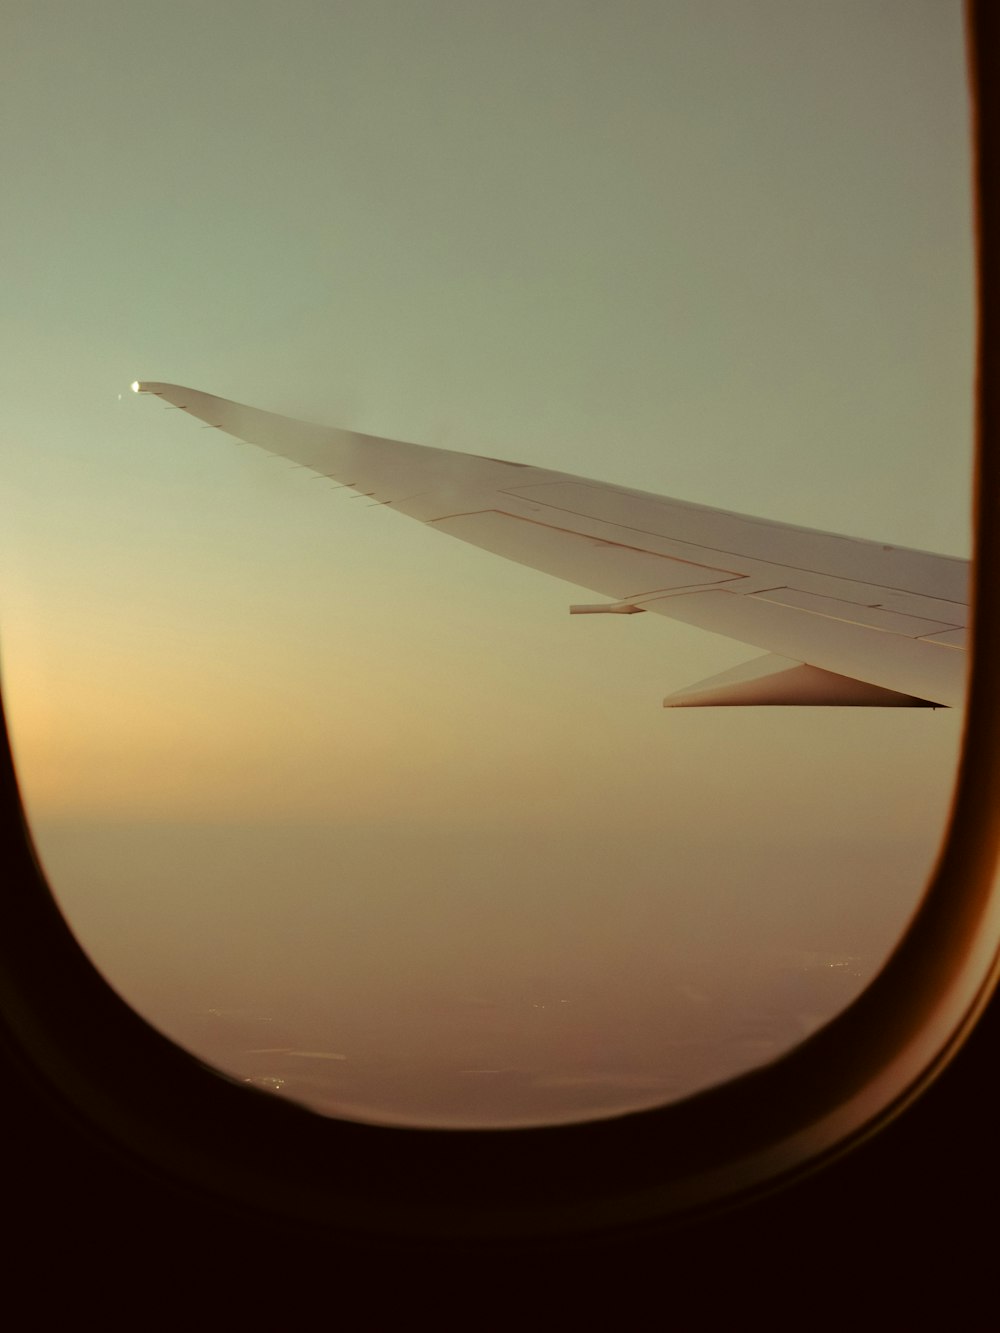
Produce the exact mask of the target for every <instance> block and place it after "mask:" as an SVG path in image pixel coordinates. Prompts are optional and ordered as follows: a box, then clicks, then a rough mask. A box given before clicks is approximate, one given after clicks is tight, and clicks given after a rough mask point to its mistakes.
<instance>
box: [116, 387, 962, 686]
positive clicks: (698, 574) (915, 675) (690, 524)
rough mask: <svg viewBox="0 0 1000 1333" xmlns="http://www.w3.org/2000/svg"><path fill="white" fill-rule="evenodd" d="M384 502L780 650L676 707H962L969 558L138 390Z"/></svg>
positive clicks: (535, 563) (564, 574) (677, 616)
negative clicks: (889, 544) (750, 515)
mask: <svg viewBox="0 0 1000 1333" xmlns="http://www.w3.org/2000/svg"><path fill="white" fill-rule="evenodd" d="M132 387H133V389H134V390H135V391H136V392H137V393H150V394H153V395H155V396H156V397H158V398H162V399H163V400H164V401H165V402H167V403H170V404H172V405H173V406H174V407H178V408H182V409H183V410H184V411H186V412H188V413H190V414H191V415H192V416H194V417H198V418H199V419H200V420H202V421H204V422H206V423H207V424H208V425H209V426H214V427H217V428H218V429H219V430H221V431H224V432H226V433H227V434H229V435H233V436H235V437H236V438H237V439H239V440H244V441H246V442H247V443H249V444H254V445H257V446H259V447H260V448H262V449H264V450H267V451H268V452H270V453H272V454H277V455H280V456H281V457H283V458H287V459H290V460H291V461H292V462H295V463H298V464H300V465H301V466H302V467H306V468H309V469H311V470H313V471H314V472H316V473H319V474H322V475H324V476H328V477H332V478H334V479H335V480H336V481H338V482H340V483H342V484H343V485H345V486H347V487H350V488H352V489H353V490H355V491H357V492H359V493H360V494H363V495H369V496H371V497H372V500H373V502H377V503H380V504H384V505H389V506H391V507H392V508H393V509H398V510H400V512H402V513H404V514H408V515H410V517H411V518H416V519H419V520H420V521H421V522H422V523H427V524H429V525H430V526H431V527H434V528H437V529H438V530H439V531H441V532H446V533H449V534H450V535H451V536H453V537H459V538H461V539H462V540H463V541H467V542H471V543H472V544H473V545H474V546H481V547H483V548H485V549H486V550H488V551H493V552H495V553H496V554H497V555H502V556H505V557H506V558H507V559H508V560H516V561H517V562H518V563H520V564H523V565H529V566H530V567H531V568H533V569H540V570H544V572H545V573H547V574H553V575H555V576H556V577H557V578H561V579H566V580H567V581H569V582H570V583H576V584H578V585H580V586H582V587H584V588H587V589H590V590H591V591H592V592H595V593H599V594H602V595H603V596H605V597H607V598H608V599H609V600H608V601H606V602H603V603H599V604H597V605H576V606H571V607H570V611H571V612H574V613H577V614H594V613H610V614H618V615H631V614H636V613H638V612H643V611H652V612H655V613H656V614H658V615H663V616H668V617H670V618H671V619H674V620H682V621H684V622H686V623H687V624H689V625H696V626H699V627H701V628H702V629H706V630H711V631H712V632H713V633H715V634H723V635H726V636H728V637H729V638H732V639H738V640H740V641H741V642H742V643H746V644H751V645H753V646H755V647H758V648H762V649H765V650H766V655H765V656H764V657H762V658H757V659H755V660H754V661H752V662H750V663H746V664H744V665H742V666H740V667H737V668H736V669H735V670H733V671H729V672H725V673H723V674H722V675H720V676H715V677H712V678H711V679H710V680H707V681H703V682H701V683H700V684H699V685H695V686H691V687H689V688H687V689H685V690H681V691H679V692H678V693H677V694H674V695H671V696H669V697H668V698H667V699H665V700H664V705H665V706H667V707H693V706H700V705H706V704H823V705H865V706H876V705H877V706H886V705H890V706H910V707H915V706H931V707H936V706H939V705H943V706H951V705H955V704H958V703H960V702H961V701H962V698H963V694H964V684H965V653H964V651H963V650H964V647H965V634H966V627H967V623H968V582H969V564H968V561H965V560H959V559H956V558H953V557H949V556H942V555H933V554H931V553H929V552H926V551H912V550H907V549H906V548H904V547H898V546H885V545H880V544H879V543H877V542H871V541H862V540H859V539H857V538H852V537H841V536H836V535H835V534H833V533H827V532H815V531H812V530H811V529H809V528H799V527H794V526H792V525H790V524H787V523H775V522H771V521H768V520H764V519H759V518H750V517H748V516H747V515H744V514H734V513H729V512H727V511H725V510H721V509H712V508H709V507H708V506H705V505H698V504H690V503H687V502H685V501H682V500H674V499H669V498H667V497H666V496H662V495H654V494H651V493H649V492H647V491H636V490H629V489H627V488H625V487H620V486H612V485H609V484H607V483H604V482H598V481H590V480H588V479H587V478H585V477H575V476H572V475H571V474H569V473H565V472H550V471H548V470H546V469H545V468H539V467H533V466H531V465H529V464H525V463H511V462H505V461H504V460H503V459H498V458H486V457H482V456H480V455H477V454H462V453H456V452H454V451H452V450H449V449H437V448H431V447H429V446H426V445H419V444H407V443H405V442H403V441H400V440H386V439H381V438H379V437H377V436H374V435H362V434H358V433H356V432H353V431H343V430H335V429H332V428H329V427H324V426H316V425H310V424H308V423H306V422H302V421H295V420H293V419H292V418H290V417H284V416H278V415H276V414H275V413H272V412H263V411H260V410H259V409H258V408H254V407H246V406H244V405H243V404H241V403H235V402H231V401H229V400H228V399H226V398H218V397H215V396H214V395H212V394H207V393H201V392H199V391H198V390H195V389H188V388H184V387H182V386H180V385H176V384H157V383H148V382H144V383H141V384H140V383H139V382H136V383H135V384H133V386H132Z"/></svg>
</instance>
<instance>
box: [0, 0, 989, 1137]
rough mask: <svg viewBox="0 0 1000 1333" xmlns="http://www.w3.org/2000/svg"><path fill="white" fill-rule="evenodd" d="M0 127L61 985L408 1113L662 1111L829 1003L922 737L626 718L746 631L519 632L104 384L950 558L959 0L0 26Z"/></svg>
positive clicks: (258, 15)
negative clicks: (197, 399)
mask: <svg viewBox="0 0 1000 1333" xmlns="http://www.w3.org/2000/svg"><path fill="white" fill-rule="evenodd" d="M0 107H2V113H0V114H2V124H3V126H4V131H3V134H2V135H0V170H2V176H3V179H4V181H5V182H6V186H7V188H6V191H5V206H4V210H3V214H2V216H0V244H2V250H3V253H4V255H5V257H6V260H7V263H6V265H5V269H4V274H3V277H2V279H0V281H2V284H3V289H2V299H0V353H2V361H3V365H4V370H5V376H4V378H5V394H4V414H3V436H4V438H3V448H2V460H0V480H2V485H3V494H4V497H5V499H4V512H5V519H4V523H3V525H2V532H0V559H2V562H3V571H4V583H3V600H2V603H0V635H2V665H3V685H4V691H5V698H6V700H7V703H8V706H9V709H10V721H11V726H12V731H13V738H14V743H15V749H16V758H17V762H18V766H19V773H20V776H21V781H22V786H23V790H24V795H25V800H26V804H27V808H28V811H29V814H30V816H31V819H32V825H33V828H34V830H35V834H36V838H37V840H38V844H39V848H40V852H41V855H42V859H43V861H44V863H45V866H46V869H47V870H48V872H49V876H50V880H51V882H52V885H53V888H54V891H55V893H56V895H57V898H58V899H59V901H60V904H61V905H62V907H63V910H64V911H65V912H66V914H67V916H68V919H69V920H70V923H71V924H72V926H73V927H74V929H75V930H76V932H77V935H78V938H79V939H80V940H81V943H82V944H83V946H84V947H85V948H86V949H87V951H88V952H89V953H90V955H91V957H92V958H93V959H94V960H95V962H96V963H97V964H98V966H100V967H101V969H102V970H103V971H104V973H105V975H107V976H108V978H109V980H110V981H111V982H112V984H113V985H115V986H116V988H117V989H119V991H120V992H121V993H122V994H123V995H125V997H126V998H127V999H129V1000H130V1002H132V1003H133V1004H135V1006H136V1007H137V1008H138V1009H139V1011H140V1012H141V1013H143V1014H144V1015H145V1016H147V1017H148V1018H149V1019H150V1020H151V1021H152V1022H154V1023H155V1024H156V1025H157V1026H159V1027H161V1029H162V1030H164V1031H166V1032H167V1033H168V1034H169V1035H171V1036H173V1037H174V1038H175V1039H176V1040H179V1041H181V1042H182V1044H184V1045H186V1046H187V1047H188V1048H189V1049H191V1050H192V1051H194V1052H195V1053H196V1054H198V1055H199V1056H201V1057H203V1058H205V1059H207V1060H210V1061H212V1062H213V1063H214V1064H216V1065H218V1066H220V1067H223V1068H225V1069H226V1070H227V1071H228V1072H229V1073H230V1074H231V1075H232V1076H233V1077H240V1078H246V1079H250V1080H252V1081H254V1082H256V1083H257V1084H258V1085H259V1086H262V1087H270V1088H273V1089H276V1090H280V1091H281V1092H283V1093H286V1094H288V1095H295V1096H299V1097H302V1098H304V1099H305V1100H307V1101H308V1102H309V1103H310V1104H312V1105H315V1106H317V1107H319V1108H320V1109H324V1110H327V1111H340V1112H342V1113H348V1114H357V1115H359V1116H362V1117H363V1118H371V1119H379V1120H386V1121H390V1122H391V1121H396V1120H402V1121H405V1122H408V1123H412V1122H416V1123H446V1124H455V1125H471V1124H482V1123H488V1124H518V1123H525V1122H535V1121H538V1120H539V1119H541V1120H559V1119H573V1118H579V1117H580V1116H587V1115H594V1114H609V1113H613V1112H615V1111H620V1110H627V1109H629V1108H631V1107H634V1106H638V1105H648V1104H652V1103H655V1102H657V1101H662V1100H665V1099H668V1098H670V1097H674V1096H679V1095H683V1093H685V1092H688V1091H691V1090H692V1089H694V1088H696V1087H698V1086H703V1085H704V1084H705V1083H707V1082H712V1081H715V1080H717V1079H719V1078H721V1077H725V1076H726V1075H728V1074H731V1073H733V1072H736V1071H737V1070H738V1069H740V1068H745V1067H747V1066H748V1065H751V1064H754V1063H757V1062H759V1061H760V1060H761V1059H765V1058H767V1057H768V1056H769V1055H772V1054H776V1053H777V1052H778V1051H779V1050H780V1049H783V1048H785V1047H787V1046H788V1045H789V1044H791V1043H792V1042H793V1041H794V1040H797V1039H798V1038H799V1037H801V1036H802V1035H804V1034H805V1033H806V1032H807V1031H809V1030H811V1029H812V1028H813V1027H815V1025H816V1024H817V1023H818V1022H820V1021H822V1019H823V1018H824V1017H828V1016H830V1014H831V1013H832V1012H833V1011H835V1009H836V1008H837V1007H838V1006H840V1005H842V1004H843V1003H844V1002H846V1000H847V999H849V998H850V996H851V995H852V994H853V993H855V992H856V990H857V989H858V987H860V986H861V985H862V984H863V982H864V980H865V979H866V978H867V977H868V976H870V975H871V974H872V972H873V971H874V969H875V968H877V966H878V964H879V963H880V962H881V960H882V959H883V958H884V957H885V955H886V953H887V951H888V950H889V949H890V948H891V947H892V944H893V943H894V941H895V939H897V938H898V936H899V934H900V932H901V931H902V929H903V928H904V926H905V923H906V921H907V919H908V918H909V916H910V914H911V913H912V911H913V908H914V907H915V905H916V902H917V901H918V898H919V894H920V890H921V887H922V884H923V882H924V880H925V878H926V875H927V872H928V870H929V868H930V865H931V863H932V860H933V856H934V852H935V849H936V846H937V843H938V841H939V839H940V835H941V832H942V829H943V823H944V819H945V815H946V811H947V805H948V796H949V791H950V784H951V779H952V775H953V771H954V763H955V755H956V750H957V745H958V742H959V737H960V727H961V717H960V716H959V713H958V712H957V711H948V710H937V711H930V710H926V711H925V710H886V711H885V712H882V711H881V710H873V709H864V710H856V711H855V710H848V709H838V710H832V709H831V710H822V709H787V710H785V709H724V710H719V711H714V710H706V709H698V710H691V711H685V710H669V711H666V712H665V711H663V710H662V709H661V708H660V702H661V700H662V698H663V696H664V695H666V694H668V693H670V692H672V691H674V690H676V689H680V688H681V687H683V686H685V685H688V684H692V683H694V682H695V681H698V680H700V679H702V678H703V677H705V676H710V675H714V674H716V673H717V672H719V671H722V670H724V669H726V668H727V667H729V666H731V665H734V664H735V663H737V662H740V661H743V660H747V659H748V658H750V657H752V656H754V655H756V654H755V652H754V651H753V650H751V649H748V648H746V647H745V646H743V645H739V644H734V643H733V642H732V641H728V640H725V639H721V638H718V637H716V636H713V635H709V634H705V633H702V632H700V631H696V630H694V629H691V628H688V627H685V626H682V625H674V624H670V623H668V622H665V621H664V620H662V618H660V617H654V616H635V617H574V618H571V617H569V615H568V614H567V610H568V606H569V604H570V603H571V602H574V601H579V600H580V594H579V590H578V589H576V588H574V587H573V586H571V585H569V584H566V583H563V582H560V581H558V580H554V579H551V578H548V577H547V576H545V575H543V574H540V573H537V572H534V571H531V570H528V569H525V568H522V567H520V566H518V565H514V564H510V563H507V562H505V561H502V560H499V559H497V558H496V557H494V556H491V555H489V554H488V553H486V552H483V551H479V550H477V549H474V548H472V547H468V546H465V545H463V544H461V543H458V542H454V541H452V540H450V539H448V538H447V537H445V536H443V535H442V534H440V533H435V532H432V531H430V530H428V529H426V528H424V527H422V526H421V525H419V524H416V523H413V522H411V521H410V520H408V519H405V518H403V517H401V516H399V515H396V514H393V513H391V512H390V511H388V510H387V509H384V508H372V507H369V506H368V505H367V504H366V503H365V502H364V501H360V502H357V503H353V502H352V500H351V498H350V497H351V494H352V493H351V492H349V491H334V490H333V489H332V488H330V487H328V486H327V485H326V484H325V483H323V482H317V481H316V480H314V479H313V478H310V477H309V476H308V475H307V474H306V473H305V472H303V471H301V470H300V471H296V470H293V469H291V468H288V467H287V466H285V465H283V464H282V463H281V461H280V460H275V459H272V458H268V457H266V456H264V455H262V454H257V453H255V451H253V450H252V449H250V448H245V447H243V448H241V447H240V446H239V445H237V444H236V443H235V442H233V441H231V440H228V439H226V438H223V437H219V436H217V435H215V434H214V433H204V434H203V433H202V432H201V430H200V429H199V426H198V424H197V423H196V422H192V421H190V420H189V419H187V418H186V417H185V416H184V415H183V414H178V413H173V412H170V411H166V410H164V408H163V406H162V404H160V403H158V402H154V401H152V400H150V399H140V398H136V397H135V396H133V395H132V394H131V393H129V392H128V386H129V384H130V382H131V381H132V380H133V379H137V378H138V379H140V380H142V379H149V380H166V381H174V382H178V383H182V384H190V385H193V386H195V387H197V388H201V389H205V390H207V391H209V392H212V393H218V394H221V395H223V396H226V397H230V398H234V399H238V400H241V401H245V402H249V403H252V404H254V405H255V406H259V407H263V408H267V409H271V410H275V411H279V412H284V413H287V414H288V415H291V416H295V417H301V418H303V419H307V420H313V421H318V422H322V423H326V424H330V425H336V426H342V427H347V428H352V429H357V430H362V431H367V432H370V433H373V434H378V435H385V436H389V437H394V438H400V439H406V440H413V441H416V442H418V443H425V444H436V445H443V446H445V447H448V448H452V449H468V450H469V451H470V452H475V453H484V454H490V455H494V456H497V457H501V458H510V459H513V460H515V461H528V462H532V463H536V464H539V465H541V466H544V467H550V468H555V469H557V470H562V471H568V472H572V473H576V474H579V475H582V476H585V477H594V478H597V479H601V480H608V481H612V482H614V483H617V484H620V485H626V486H632V487H638V488H641V489H645V490H649V491H652V492H656V493H660V494H664V495H670V496H676V497H678V498H681V499H685V500H692V501H696V502H699V503H703V504H710V505H718V506H721V507H724V508H728V509H734V510H737V511H740V512H744V513H750V514H755V515H761V516H765V517H772V518H776V519H780V520H785V521H789V522H793V523H797V524H802V525H806V526H813V527H817V528H821V529H825V530H829V531H834V532H843V533H847V534H850V535H856V536H861V537H869V538H875V539H877V540H880V541H885V542H894V543H899V544H902V545H908V546H913V547H918V548H921V549H926V550H934V551H941V552H945V553H948V554H956V555H967V554H968V552H969V546H970V534H969V479H970V468H971V439H972V393H971V386H972V342H973V310H972V266H973V265H972V246H971V226H970V183H969V180H970V178H969V146H968V105H967V94H966V83H965V69H964V47H963V34H962V13H961V5H960V4H959V3H950V0H928V2H922V0H884V2H883V3H877V4H873V3H871V2H870V0H859V2H858V3H852V2H851V0H838V2H837V3H834V2H833V0H751V2H750V3H745V2H739V0H698V2H697V3H695V2H694V0H692V2H691V3H683V0H655V3H652V2H651V3H644V2H643V0H626V2H625V3H622V4H618V5H615V6H611V5H606V4H601V3H591V2H588V0H575V2H573V3H570V2H569V0H532V2H531V3H528V2H527V0H503V3H492V2H491V0H480V3H477V4H475V5H472V4H459V3H455V2H452V3H448V2H446V0H420V2H419V3H403V2H402V0H365V3H360V2H355V0H351V2H347V0H342V2H338V0H322V3H320V2H318V0H317V2H315V3H313V2H310V0H285V2H284V3H282V4H281V5H278V4H275V3H262V2H260V0H239V2H237V0H215V3H213V4H212V5H207V6H206V5H204V4H202V3H200V2H199V3H192V2H190V0H175V2H174V3H172V4H170V5H152V4H139V5H136V4H135V3H134V2H133V3H124V2H121V3H119V0H91V3H88V4H87V5H80V4H76V3H64V2H62V0H51V2H50V3H45V4H41V5H39V4H36V3H31V4H29V3H24V2H23V0H8V3H7V5H6V6H5V41H4V45H3V50H2V52H0ZM649 622H656V623H649ZM262 1034H270V1035H267V1036H266V1039H265V1037H264V1035H262Z"/></svg>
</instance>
